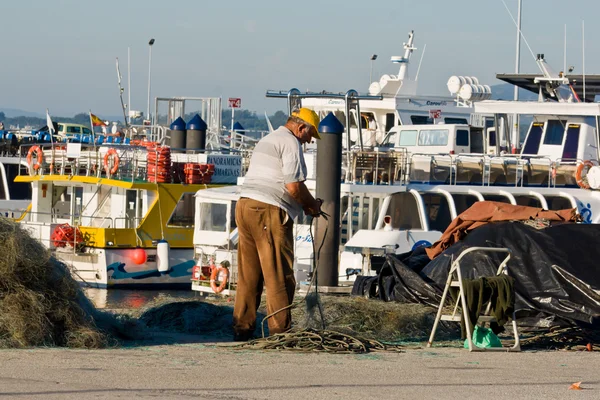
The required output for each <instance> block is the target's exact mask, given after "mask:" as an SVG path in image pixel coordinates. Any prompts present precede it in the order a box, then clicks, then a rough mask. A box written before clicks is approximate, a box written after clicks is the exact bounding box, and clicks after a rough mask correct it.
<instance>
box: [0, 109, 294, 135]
mask: <svg viewBox="0 0 600 400" xmlns="http://www.w3.org/2000/svg"><path fill="white" fill-rule="evenodd" d="M197 113H198V112H197V111H196V112H192V113H189V114H186V115H185V116H184V118H183V119H184V120H185V121H186V122H188V121H189V120H190V119H192V118H193V117H194V115H196V114H197ZM98 117H99V118H101V119H102V116H101V115H98ZM234 117H235V118H234V120H235V122H239V123H240V124H241V125H242V126H243V127H244V128H245V129H248V130H261V131H262V130H267V129H268V125H267V120H266V119H265V117H264V116H263V115H258V114H257V113H256V112H254V111H250V110H245V109H239V110H236V111H235V114H234ZM51 118H52V121H54V122H68V123H73V124H81V125H85V126H88V125H90V115H89V114H88V113H79V114H75V115H74V116H73V117H62V116H55V115H51ZM221 120H222V123H223V126H225V127H227V128H230V127H231V110H229V109H227V110H222V111H221ZM269 120H270V121H271V123H272V124H273V127H274V128H278V127H279V126H280V125H283V124H284V123H285V121H286V120H287V114H285V113H284V112H283V111H277V112H275V113H274V114H272V115H270V116H269ZM0 122H3V123H4V126H5V128H6V129H8V128H9V127H10V126H18V127H20V128H24V127H26V126H31V127H32V128H33V129H39V128H42V127H44V126H46V118H39V117H27V116H18V117H7V116H6V115H5V113H4V112H2V111H0ZM118 122H119V124H120V125H123V120H120V121H118ZM159 122H161V123H164V122H166V116H159ZM134 123H136V124H141V121H134Z"/></svg>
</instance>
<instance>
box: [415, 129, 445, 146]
mask: <svg viewBox="0 0 600 400" xmlns="http://www.w3.org/2000/svg"><path fill="white" fill-rule="evenodd" d="M447 144H448V129H424V130H422V131H421V132H419V146H446V145H447Z"/></svg>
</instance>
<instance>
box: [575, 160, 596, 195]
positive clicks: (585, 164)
mask: <svg viewBox="0 0 600 400" xmlns="http://www.w3.org/2000/svg"><path fill="white" fill-rule="evenodd" d="M593 166H594V164H593V163H592V162H591V161H590V160H585V161H584V162H582V163H581V164H579V165H577V170H576V171H575V180H576V181H577V185H578V186H579V187H580V188H582V189H589V188H590V185H589V184H588V183H587V182H586V181H584V180H583V178H581V173H582V172H583V169H584V168H585V167H588V170H589V169H590V168H591V167H593Z"/></svg>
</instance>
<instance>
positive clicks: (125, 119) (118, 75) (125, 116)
mask: <svg viewBox="0 0 600 400" xmlns="http://www.w3.org/2000/svg"><path fill="white" fill-rule="evenodd" d="M117 83H118V85H119V97H120V98H121V108H123V119H124V121H125V128H129V124H128V123H127V115H126V114H125V104H123V91H124V90H125V89H123V87H121V70H120V69H119V57H117Z"/></svg>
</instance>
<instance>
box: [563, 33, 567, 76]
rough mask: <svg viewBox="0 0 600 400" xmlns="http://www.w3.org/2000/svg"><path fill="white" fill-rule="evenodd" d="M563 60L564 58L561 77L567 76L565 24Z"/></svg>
mask: <svg viewBox="0 0 600 400" xmlns="http://www.w3.org/2000/svg"><path fill="white" fill-rule="evenodd" d="M563 53H564V54H563V58H564V63H563V76H564V75H566V74H567V24H565V48H564V51H563Z"/></svg>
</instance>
